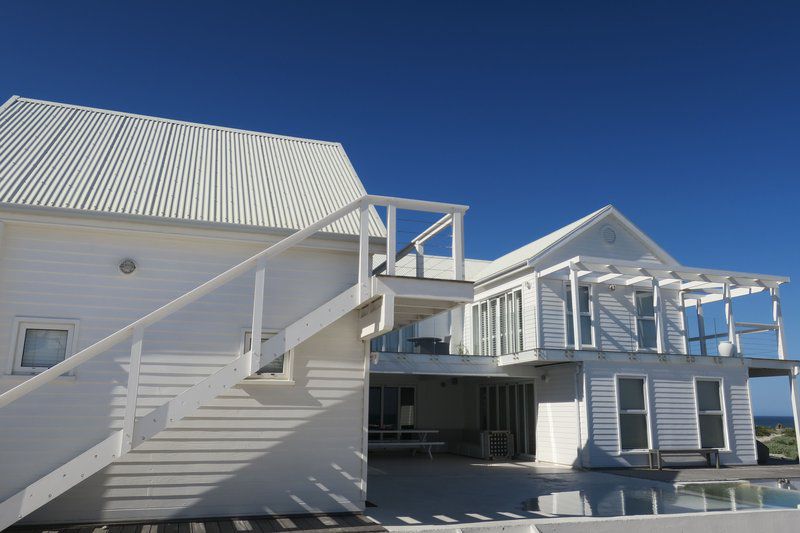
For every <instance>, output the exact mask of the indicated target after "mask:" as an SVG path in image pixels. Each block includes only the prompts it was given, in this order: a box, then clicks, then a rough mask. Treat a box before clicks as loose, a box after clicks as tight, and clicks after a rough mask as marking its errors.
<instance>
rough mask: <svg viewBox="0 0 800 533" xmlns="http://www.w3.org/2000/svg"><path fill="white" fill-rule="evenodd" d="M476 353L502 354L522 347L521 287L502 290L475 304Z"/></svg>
mask: <svg viewBox="0 0 800 533" xmlns="http://www.w3.org/2000/svg"><path fill="white" fill-rule="evenodd" d="M472 313H473V317H472V333H473V335H475V338H474V339H473V346H474V348H475V353H476V354H481V355H503V354H509V353H516V352H521V351H522V349H523V348H522V290H521V289H517V290H515V291H512V292H509V293H505V294H501V295H500V296H496V297H495V298H492V299H490V300H487V301H485V302H482V303H480V304H477V305H474V306H472Z"/></svg>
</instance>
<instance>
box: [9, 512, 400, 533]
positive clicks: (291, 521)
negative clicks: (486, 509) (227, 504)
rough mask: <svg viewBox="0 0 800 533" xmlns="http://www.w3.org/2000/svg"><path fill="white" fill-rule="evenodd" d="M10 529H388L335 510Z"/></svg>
mask: <svg viewBox="0 0 800 533" xmlns="http://www.w3.org/2000/svg"><path fill="white" fill-rule="evenodd" d="M7 531H8V532H9V533H11V532H13V533H248V532H249V533H272V532H292V533H300V532H302V531H319V532H325V533H372V532H379V531H386V529H384V528H383V527H381V526H380V525H378V524H376V523H375V522H373V521H372V520H370V519H369V518H367V517H365V516H364V515H361V514H333V515H303V516H284V517H274V516H263V517H248V518H211V519H198V520H185V521H181V520H177V521H168V522H136V523H117V524H67V525H51V524H48V525H44V526H15V527H11V528H9V529H8V530H7Z"/></svg>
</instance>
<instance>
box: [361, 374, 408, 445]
mask: <svg viewBox="0 0 800 533" xmlns="http://www.w3.org/2000/svg"><path fill="white" fill-rule="evenodd" d="M416 400H417V399H416V389H415V388H414V387H396V386H373V387H370V388H369V418H368V420H369V430H370V431H397V430H402V429H414V426H415V423H416V421H415V417H416V412H415V411H416ZM379 438H381V439H384V440H386V439H397V438H398V435H397V434H391V433H390V434H383V435H380V436H379Z"/></svg>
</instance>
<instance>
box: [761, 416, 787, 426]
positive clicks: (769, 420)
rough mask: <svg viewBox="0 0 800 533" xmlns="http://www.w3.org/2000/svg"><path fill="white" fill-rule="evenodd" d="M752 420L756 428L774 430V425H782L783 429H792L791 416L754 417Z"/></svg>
mask: <svg viewBox="0 0 800 533" xmlns="http://www.w3.org/2000/svg"><path fill="white" fill-rule="evenodd" d="M754 418H755V423H756V425H757V426H767V427H770V428H774V427H775V425H776V424H783V427H787V428H793V427H794V418H792V417H791V416H756V417H754Z"/></svg>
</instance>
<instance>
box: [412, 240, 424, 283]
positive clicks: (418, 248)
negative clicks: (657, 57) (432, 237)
mask: <svg viewBox="0 0 800 533" xmlns="http://www.w3.org/2000/svg"><path fill="white" fill-rule="evenodd" d="M414 250H415V252H416V254H417V277H418V278H424V277H425V245H424V244H415V245H414Z"/></svg>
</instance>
